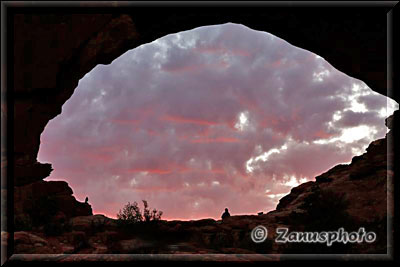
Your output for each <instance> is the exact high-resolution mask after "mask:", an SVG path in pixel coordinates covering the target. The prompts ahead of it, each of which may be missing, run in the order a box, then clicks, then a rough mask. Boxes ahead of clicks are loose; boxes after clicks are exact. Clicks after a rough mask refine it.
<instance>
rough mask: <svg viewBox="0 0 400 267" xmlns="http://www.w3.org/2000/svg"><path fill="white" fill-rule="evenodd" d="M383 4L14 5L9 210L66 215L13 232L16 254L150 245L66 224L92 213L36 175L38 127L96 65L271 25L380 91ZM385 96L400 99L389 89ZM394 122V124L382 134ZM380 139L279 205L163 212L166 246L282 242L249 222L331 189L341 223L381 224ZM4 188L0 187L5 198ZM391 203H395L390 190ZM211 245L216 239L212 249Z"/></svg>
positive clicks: (289, 218) (290, 215)
mask: <svg viewBox="0 0 400 267" xmlns="http://www.w3.org/2000/svg"><path fill="white" fill-rule="evenodd" d="M389 9H390V8H389V7H387V8H374V9H369V10H366V9H358V8H357V9H354V10H353V9H346V11H343V10H342V9H341V10H340V14H341V15H340V17H341V19H340V20H337V15H336V14H334V13H335V12H332V13H333V14H334V15H329V14H328V13H325V12H317V13H315V12H314V11H312V10H311V9H308V8H306V9H302V10H301V13H300V12H299V11H298V10H295V11H294V12H296V13H292V12H291V10H289V9H288V8H283V9H276V8H269V9H263V8H257V9H246V8H239V9H230V11H232V12H230V11H227V10H226V8H224V12H220V11H221V10H219V9H218V8H216V9H213V10H210V9H198V8H195V7H193V8H185V9H176V8H172V9H168V11H167V12H163V13H162V14H160V15H158V19H157V20H155V19H154V16H152V14H153V13H152V10H151V9H150V10H149V9H145V8H137V7H135V8H132V9H126V10H124V12H126V14H124V15H120V14H118V15H113V14H101V15H96V14H74V15H68V14H66V15H61V14H57V15H49V14H42V15H33V14H16V15H15V16H14V17H13V20H11V21H13V23H14V25H13V26H14V27H13V30H14V31H13V43H14V50H13V51H14V55H13V61H14V66H13V73H14V77H12V80H13V84H14V88H13V97H14V100H15V101H14V105H13V106H12V107H10V106H8V108H10V109H13V112H11V113H10V112H9V113H8V114H13V115H14V129H13V130H14V147H13V150H14V151H13V161H12V163H13V165H12V166H8V167H9V168H13V174H14V177H12V179H13V181H14V186H16V187H15V190H14V197H15V215H16V218H17V217H18V216H19V217H23V216H24V215H26V214H31V215H33V217H31V218H30V219H31V220H35V219H36V220H37V219H38V218H36V215H37V214H41V215H42V214H43V216H45V217H46V218H47V217H48V219H49V220H50V221H53V222H54V221H56V222H59V221H64V224H65V225H64V226H65V227H64V228H63V229H58V231H59V233H60V235H59V236H58V237H57V238H56V237H48V236H43V234H41V233H42V232H40V231H39V232H38V233H31V232H17V233H15V236H14V238H15V240H16V242H15V245H16V247H15V252H16V253H29V252H31V251H33V250H32V248H33V247H35V248H36V249H35V251H36V252H40V253H49V252H50V251H51V253H53V252H57V253H76V252H81V253H85V252H88V253H106V252H112V251H113V250H111V249H110V248H111V247H113V246H110V244H113V245H115V244H118V245H116V246H114V247H116V248H118V249H119V251H121V252H135V251H149V250H150V251H151V249H152V244H149V242H150V241H143V240H144V239H143V240H142V241H141V240H139V239H138V238H136V239H135V238H134V237H130V239H126V237H124V236H121V235H118V233H117V234H116V233H115V226H113V224H112V223H110V224H107V226H106V227H103V228H104V229H105V230H104V231H100V230H99V232H98V233H96V231H92V232H91V231H88V232H85V231H82V229H80V228H79V227H78V229H75V230H74V229H67V228H68V227H69V226H70V224H71V223H72V225H75V224H74V223H75V222H76V221H74V220H77V219H76V218H81V217H75V216H80V215H91V214H92V212H91V208H90V206H89V207H88V206H86V205H85V204H84V203H80V202H77V201H76V200H75V199H74V197H73V196H72V190H71V189H70V188H69V187H68V185H67V184H66V183H63V182H44V181H42V180H43V179H44V178H46V177H47V176H48V175H49V174H50V172H51V170H52V169H51V165H50V164H42V163H38V162H37V161H36V157H37V153H38V150H39V145H40V134H41V133H42V131H43V130H44V127H45V126H46V124H47V122H48V121H49V120H50V119H52V118H54V117H55V116H57V115H58V114H60V113H61V106H62V105H63V104H64V103H65V101H66V100H67V99H68V98H69V97H70V96H71V95H72V93H73V91H74V89H75V88H76V86H77V84H78V81H79V79H80V78H82V77H83V76H84V75H85V74H86V73H88V72H89V71H90V70H91V69H92V68H93V67H95V66H96V65H97V64H109V63H110V62H111V61H112V60H113V59H115V58H117V57H118V56H119V55H121V54H122V53H124V52H126V51H127V50H129V49H132V48H134V47H137V46H139V45H141V44H144V43H146V42H150V41H153V40H155V39H157V38H160V37H162V36H164V35H166V34H170V33H174V32H178V31H182V30H190V29H192V28H195V27H199V26H204V25H210V24H220V23H226V22H233V23H242V24H244V25H246V26H248V27H250V28H253V29H256V30H263V31H267V32H270V33H272V34H274V35H276V36H278V37H280V38H284V39H285V40H287V41H288V42H290V43H292V44H293V45H296V46H299V47H301V48H304V49H309V50H310V51H312V52H315V53H317V54H318V55H320V56H322V57H323V58H325V59H326V60H327V61H329V62H330V63H331V64H332V65H333V66H334V67H336V68H338V69H339V70H341V71H343V72H345V73H346V74H349V75H351V76H353V77H355V78H359V79H361V80H363V81H364V82H366V84H367V85H369V86H370V87H371V88H372V90H375V91H377V92H379V93H381V94H384V95H387V90H386V72H385V69H386V42H385V41H384V40H386V16H387V12H388V11H389ZM393 12H395V11H393ZM293 14H296V16H294V15H293ZM160 21H161V23H160ZM311 25H312V26H311ZM395 40H396V39H395ZM394 47H396V45H394ZM395 70H396V69H395ZM2 90H3V89H2ZM9 90H10V88H9ZM2 93H3V92H2ZM389 96H390V97H392V98H393V99H395V100H396V101H398V102H399V95H398V92H397V91H394V92H392V94H391V95H389ZM1 108H2V118H3V117H4V114H6V108H5V103H3V102H2V104H1ZM3 111H4V112H3ZM398 118H399V114H398V112H397V115H396V116H394V117H392V118H391V119H388V120H387V124H388V126H389V127H393V125H398V120H399V119H398ZM396 121H397V122H396ZM396 127H398V126H396ZM394 132H395V131H394V129H393V130H392V131H391V133H390V134H388V137H390V136H391V135H394V134H395V133H394ZM387 142H388V138H385V139H381V140H377V141H375V142H373V143H372V144H371V145H370V146H369V148H368V150H367V153H365V154H364V155H361V156H359V157H355V158H354V159H353V161H352V163H351V164H350V165H341V166H337V167H335V168H333V169H331V170H330V171H328V172H327V173H325V174H322V175H320V176H318V177H317V178H316V181H315V182H308V183H305V184H303V185H300V186H298V187H296V188H293V189H292V191H291V193H290V194H289V195H287V196H285V197H284V198H283V199H281V201H280V203H279V205H278V207H277V210H276V211H273V212H270V213H268V214H263V215H260V216H231V217H230V218H228V219H227V222H226V223H224V224H219V223H217V222H215V221H213V220H208V221H202V222H162V223H160V226H159V227H160V229H163V232H164V233H168V232H170V233H173V235H175V234H177V233H178V234H179V233H183V234H181V236H182V240H178V241H179V242H180V243H173V244H168V245H166V246H165V248H164V249H165V250H162V251H175V252H176V251H178V252H179V251H181V252H182V251H183V250H184V249H183V248H185V249H186V250H189V251H192V252H193V251H195V252H196V253H207V252H212V251H214V252H215V251H218V252H223V253H241V252H244V253H246V252H248V251H253V252H258V253H260V252H263V251H271V252H282V250H283V248H282V247H277V246H276V244H271V243H269V242H267V243H265V244H264V245H262V246H259V247H255V246H254V244H253V243H251V242H249V238H248V236H247V234H248V231H249V230H250V229H252V227H254V226H255V225H257V224H265V225H266V226H267V227H268V230H270V231H271V232H272V231H273V228H274V227H276V226H277V225H286V226H292V227H295V225H297V224H296V222H298V221H299V220H307V217H310V216H314V215H313V207H312V206H313V204H314V203H321V200H324V199H330V197H333V196H336V197H338V198H339V199H340V200H341V201H340V203H341V204H340V205H342V206H340V205H339V206H338V208H339V210H337V212H339V214H340V215H343V216H344V217H346V222H349V221H351V222H353V223H354V224H355V225H356V224H358V223H367V226H370V227H371V228H374V229H375V230H376V231H377V232H378V233H384V231H385V229H384V227H385V225H383V222H384V218H385V216H387V215H388V216H392V214H393V208H392V206H390V208H389V210H388V211H387V214H386V206H385V202H386V191H385V190H386V184H387V182H392V181H393V179H392V177H393V175H394V172H397V169H396V168H398V167H396V165H394V162H396V161H397V160H398V158H397V157H396V158H395V161H392V162H390V161H388V162H389V169H385V166H386V162H387V160H388V159H389V157H390V156H391V155H392V154H393V153H394V154H396V151H392V150H390V151H389V152H388V154H386V150H385V147H386V143H387ZM391 144H393V146H391V145H390V144H389V146H388V147H396V140H393V142H392V143H391ZM4 151H5V150H3V148H2V164H1V168H2V169H3V168H7V162H6V161H5V158H4V155H3V154H4V153H3V152H4ZM10 152H11V151H10ZM395 156H396V155H395ZM387 178H388V179H387ZM2 186H3V184H2ZM388 188H391V187H388ZM4 189H5V188H3V187H2V197H3V196H4V194H3V190H4ZM326 192H328V193H326ZM329 192H330V193H329ZM332 192H333V193H332ZM338 192H341V193H340V195H335V194H336V193H338ZM355 192H356V193H355ZM46 198H47V199H46ZM49 199H51V201H50V202H49ZM39 201H43V202H44V203H47V204H48V203H53V204H55V206H53V209H50V210H51V212H48V211H44V210H41V209H40V208H39V209H35V207H37V206H38V202H39ZM318 201H319V202H318ZM389 203H392V202H391V201H390V199H389ZM320 208H323V206H321V207H320ZM342 208H344V209H342ZM342 211H343V212H342ZM19 220H21V221H22V222H23V223H22V224H24V223H26V222H27V221H29V219H27V218H19ZM105 220H111V219H105ZM83 221H85V220H83ZM111 221H112V220H111ZM32 223H33V222H32ZM56 225H57V224H56ZM77 225H79V224H77ZM81 225H85V223H82V224H81ZM332 225H334V224H332ZM90 227H94V226H92V225H91V226H90ZM90 227H89V228H90ZM113 227H114V228H113ZM100 228H101V227H100ZM96 229H97V228H96ZM53 230H54V229H53ZM160 231H161V230H160ZM50 232H52V231H50ZM53 232H54V231H53ZM56 232H57V231H56ZM96 234H99V239H98V240H97V241H100V242H95V241H96V238H97V236H96ZM178 236H180V235H178ZM6 238H7V233H3V232H2V243H3V241H4V239H6ZM88 240H89V241H88ZM173 241H174V242H175V241H176V240H173ZM383 241H384V240H379V242H380V243H379V246H376V247H358V248H355V251H356V252H376V251H380V252H381V251H383V250H384V249H385V248H384V247H383V245H382V244H384V242H383ZM171 242H172V241H171ZM182 242H183V243H182ZM150 243H151V242H150ZM166 243H168V242H167V241H166ZM182 244H183V245H182ZM215 244H219V248H216V247H215V246H214V245H215ZM153 247H154V246H153ZM182 247H183V248H182ZM288 249H294V250H296V249H297V248H288ZM114 252H118V251H114Z"/></svg>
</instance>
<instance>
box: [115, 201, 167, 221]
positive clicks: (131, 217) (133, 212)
mask: <svg viewBox="0 0 400 267" xmlns="http://www.w3.org/2000/svg"><path fill="white" fill-rule="evenodd" d="M143 206H144V209H143V214H142V212H141V210H140V207H139V206H138V203H137V202H136V201H135V202H133V203H132V204H131V203H130V202H128V204H126V205H125V206H124V208H123V210H122V211H121V210H119V213H118V214H117V218H118V223H119V224H120V225H121V224H122V225H131V224H136V223H140V222H151V221H159V220H161V216H162V214H163V212H162V211H157V210H156V209H153V210H152V211H150V209H149V206H148V203H147V201H146V200H143Z"/></svg>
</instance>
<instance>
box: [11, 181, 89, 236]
mask: <svg viewBox="0 0 400 267" xmlns="http://www.w3.org/2000/svg"><path fill="white" fill-rule="evenodd" d="M91 214H92V208H91V207H90V205H89V204H85V203H82V202H79V201H77V200H76V199H75V197H74V196H72V189H71V188H70V187H69V186H68V183H67V182H64V181H38V182H35V183H31V184H28V185H25V186H18V187H15V188H14V216H15V221H16V224H17V225H16V227H22V228H23V229H24V230H30V229H31V228H32V226H37V225H43V224H48V223H53V224H58V225H59V224H61V223H63V222H65V221H66V220H67V219H69V218H71V217H74V216H82V215H91ZM17 230H18V228H17Z"/></svg>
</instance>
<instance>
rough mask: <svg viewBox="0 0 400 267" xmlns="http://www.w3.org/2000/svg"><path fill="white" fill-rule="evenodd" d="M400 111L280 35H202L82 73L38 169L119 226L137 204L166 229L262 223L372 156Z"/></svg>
mask: <svg viewBox="0 0 400 267" xmlns="http://www.w3.org/2000/svg"><path fill="white" fill-rule="evenodd" d="M249 40H251V41H249ZM395 109H398V105H397V104H396V103H395V102H394V101H392V100H389V99H387V98H386V97H384V96H381V95H379V94H377V93H375V92H373V91H372V90H371V89H369V88H368V87H367V86H366V85H365V84H364V83H363V82H361V81H359V80H356V79H353V78H350V77H348V76H347V75H345V74H343V73H341V72H339V71H337V70H336V69H334V68H333V67H332V66H331V65H330V64H329V63H327V62H326V61H325V60H323V59H322V58H321V57H319V56H317V55H315V54H313V53H311V52H308V51H306V50H303V49H300V48H296V47H293V46H291V45H290V44H289V43H287V42H286V41H284V40H282V39H280V38H278V37H275V36H273V35H271V34H268V33H266V32H259V31H254V30H251V29H249V28H247V27H245V26H243V25H239V24H233V23H227V24H223V25H216V26H206V27H200V28H196V29H194V30H190V31H186V32H180V33H177V34H171V35H168V36H165V37H163V38H160V39H157V40H156V41H154V42H152V43H150V44H146V45H143V46H141V47H138V48H135V49H133V50H130V51H128V52H126V53H125V54H124V55H122V56H120V57H119V58H117V59H115V60H114V61H113V62H112V63H111V64H110V65H107V66H102V65H98V66H96V67H95V68H94V69H93V70H92V71H91V72H90V73H88V74H86V76H85V77H84V78H83V79H81V80H80V82H79V85H78V87H77V89H76V90H75V93H74V94H73V96H72V97H71V98H70V99H69V100H68V101H67V102H66V103H65V105H64V106H63V112H62V113H61V115H60V116H58V117H56V118H55V119H53V120H52V121H50V122H49V123H48V125H47V127H46V129H45V131H44V132H43V133H42V136H41V145H40V151H39V154H38V161H40V162H51V163H52V165H53V167H54V169H55V170H54V171H53V172H52V174H51V176H50V177H49V178H48V179H50V180H53V179H54V180H58V179H61V180H67V181H68V182H69V183H70V185H71V187H72V188H74V192H75V195H76V196H77V197H78V198H79V199H82V200H83V199H84V198H85V196H86V195H89V199H91V200H92V205H93V208H94V213H105V214H106V215H107V216H110V217H113V215H114V216H115V214H116V213H117V211H118V210H119V209H120V208H121V207H122V206H123V205H124V203H126V202H128V201H134V200H136V201H137V200H139V201H140V200H141V199H147V200H149V202H150V204H152V205H153V206H155V207H157V208H159V209H160V210H163V211H164V212H165V217H166V218H167V219H199V218H205V217H207V218H210V217H211V218H219V216H220V213H221V211H222V210H223V208H224V207H226V206H229V207H231V209H230V210H231V211H233V212H235V213H236V214H249V213H252V214H254V213H256V212H258V211H259V210H263V211H269V210H273V209H274V208H275V207H276V204H277V201H278V200H279V199H280V198H281V197H282V196H283V195H285V194H287V193H288V192H289V191H290V189H291V188H292V187H294V186H296V185H298V184H300V183H302V182H306V181H311V180H314V178H315V176H316V175H318V174H320V173H322V172H324V171H326V170H328V169H329V168H330V167H333V166H334V165H336V164H338V163H346V162H349V161H350V160H351V158H352V157H353V156H355V155H359V154H361V153H363V152H364V149H365V147H366V146H367V145H368V144H369V143H370V142H371V141H373V140H375V139H377V138H382V137H384V136H385V134H386V132H387V128H386V126H385V123H384V119H385V118H386V117H387V116H388V115H390V114H391V113H392V112H393V111H394V110H395ZM100 177H103V179H101V178H100ZM174 198H175V199H174ZM243 199H245V200H246V201H243ZM213 208H215V210H213Z"/></svg>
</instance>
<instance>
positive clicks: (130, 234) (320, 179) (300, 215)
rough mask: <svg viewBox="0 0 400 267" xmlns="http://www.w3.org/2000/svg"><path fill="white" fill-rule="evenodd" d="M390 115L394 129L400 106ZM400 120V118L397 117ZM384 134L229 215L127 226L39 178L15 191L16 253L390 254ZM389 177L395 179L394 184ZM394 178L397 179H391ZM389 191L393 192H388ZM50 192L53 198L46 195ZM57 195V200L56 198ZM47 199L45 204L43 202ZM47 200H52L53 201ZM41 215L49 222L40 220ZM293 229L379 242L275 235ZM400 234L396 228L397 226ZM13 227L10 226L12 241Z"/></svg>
mask: <svg viewBox="0 0 400 267" xmlns="http://www.w3.org/2000/svg"><path fill="white" fill-rule="evenodd" d="M395 115H396V116H395V117H394V116H392V117H390V118H388V119H387V126H388V127H389V128H393V124H394V119H396V120H398V118H399V112H398V111H397V112H396V113H395ZM396 125H398V122H396ZM392 137H393V131H390V132H389V133H388V134H387V136H386V137H385V138H384V139H380V140H376V141H374V142H372V143H371V144H370V145H369V147H368V148H367V152H366V153H364V154H363V155H360V156H356V157H354V158H353V160H352V162H351V163H350V164H348V165H338V166H335V167H334V168H332V169H330V170H329V171H327V172H326V173H324V174H322V175H319V176H317V177H316V180H315V181H311V182H307V183H304V184H301V185H299V186H297V187H295V188H293V189H292V190H291V192H290V193H289V194H288V195H286V196H285V197H283V198H282V199H281V200H280V201H279V204H278V206H277V208H276V210H274V211H271V212H269V213H267V214H263V215H247V216H231V217H230V218H228V219H226V220H224V221H221V220H219V221H215V220H213V219H203V220H197V221H158V222H150V223H139V224H135V225H132V226H129V227H128V226H123V225H121V224H119V223H118V221H117V220H114V219H111V218H107V217H105V216H103V215H92V210H91V208H90V205H88V204H85V203H80V202H78V201H76V200H75V198H74V197H73V196H72V190H71V189H70V188H69V187H68V185H67V184H66V183H65V182H44V181H40V182H36V183H34V184H30V185H26V186H22V187H18V188H17V189H16V191H15V219H16V227H18V228H19V229H16V232H15V233H14V246H15V247H14V248H15V250H14V252H15V253H16V254H137V253H144V254H147V253H155V254H160V253H162V254H164V253H165V254H214V253H217V254H220V253H224V254H257V255H260V257H266V258H265V259H267V258H268V256H263V255H261V254H277V255H280V254H287V253H300V254H302V253H345V254H354V253H362V254H364V253H368V254H369V253H371V254H373V253H375V254H380V253H383V254H386V251H387V239H386V237H387V218H388V217H389V218H390V217H392V216H393V205H392V202H393V199H392V197H391V195H392V194H391V193H393V191H392V188H393V184H392V183H393V177H394V164H393V161H391V160H389V161H388V158H389V159H391V157H392V156H393V153H394V152H393V147H392V146H390V145H389V146H388V144H387V142H388V140H390V138H392ZM388 183H389V184H388ZM388 185H389V186H388ZM387 190H389V193H390V194H387V193H388V192H387ZM387 196H390V198H389V199H387ZM43 198H45V199H44V200H43ZM49 199H50V200H51V201H50V202H49ZM38 201H44V202H43V203H44V204H43V203H42V205H45V206H46V205H49V203H53V204H51V205H50V207H49V206H46V207H45V209H43V207H42V209H40V208H37V205H33V203H38ZM46 203H47V204H46ZM38 215H39V216H40V220H41V221H42V222H46V224H45V225H40V223H38V222H36V221H35V220H34V218H35V216H36V217H38ZM258 225H263V226H265V227H266V228H267V229H268V233H269V235H268V238H267V239H266V240H265V241H264V242H262V243H254V242H253V241H252V240H251V237H250V233H251V231H252V229H253V228H254V227H256V226H258ZM277 227H287V228H289V229H290V230H291V231H295V230H296V231H329V230H337V229H338V228H340V227H344V228H345V230H346V231H348V232H350V231H357V230H358V229H359V228H360V227H364V228H365V229H366V231H374V232H375V233H376V235H377V239H376V241H375V242H373V243H370V244H368V243H365V242H364V243H354V244H349V243H348V244H345V245H344V244H338V243H336V244H333V245H332V246H331V247H328V246H326V244H304V243H302V244H299V243H286V244H282V243H281V244H279V243H276V242H274V240H275V238H276V232H275V230H276V228H277ZM389 234H392V233H389ZM6 237H7V234H6V233H2V242H5V239H6Z"/></svg>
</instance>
